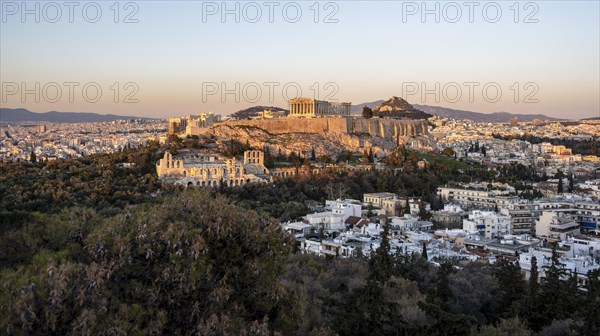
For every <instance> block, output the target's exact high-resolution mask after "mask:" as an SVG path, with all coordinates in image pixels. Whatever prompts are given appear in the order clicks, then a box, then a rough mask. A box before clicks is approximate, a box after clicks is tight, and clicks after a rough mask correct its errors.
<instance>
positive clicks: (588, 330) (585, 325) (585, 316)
mask: <svg viewBox="0 0 600 336" xmlns="http://www.w3.org/2000/svg"><path fill="white" fill-rule="evenodd" d="M587 278H588V283H587V286H586V289H587V293H586V295H585V300H584V302H583V304H582V307H585V309H581V310H580V313H579V315H580V316H579V317H580V320H581V325H579V326H577V327H576V330H577V331H579V334H580V335H600V319H598V316H600V269H595V270H593V271H589V272H588V274H587Z"/></svg>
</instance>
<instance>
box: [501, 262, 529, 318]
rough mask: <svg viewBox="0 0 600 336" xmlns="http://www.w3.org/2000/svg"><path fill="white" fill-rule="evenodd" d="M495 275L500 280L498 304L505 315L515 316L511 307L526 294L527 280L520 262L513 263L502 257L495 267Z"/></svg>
mask: <svg viewBox="0 0 600 336" xmlns="http://www.w3.org/2000/svg"><path fill="white" fill-rule="evenodd" d="M494 275H495V277H496V279H497V280H498V286H499V288H498V299H497V306H498V307H499V308H500V309H501V311H500V312H499V313H500V314H501V315H503V317H513V316H514V313H513V311H512V309H511V307H512V306H513V305H515V304H516V303H517V302H518V301H519V300H521V299H522V298H523V297H524V296H525V281H524V280H523V277H522V276H521V267H519V265H518V262H517V263H515V264H513V263H510V262H509V261H508V260H506V259H504V258H503V259H501V260H500V261H499V262H498V263H497V265H496V267H495V268H494Z"/></svg>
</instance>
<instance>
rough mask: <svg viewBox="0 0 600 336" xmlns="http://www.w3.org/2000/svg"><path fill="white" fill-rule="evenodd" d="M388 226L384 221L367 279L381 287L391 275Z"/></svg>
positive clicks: (392, 260) (392, 264)
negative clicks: (379, 242) (379, 241)
mask: <svg viewBox="0 0 600 336" xmlns="http://www.w3.org/2000/svg"><path fill="white" fill-rule="evenodd" d="M389 233H390V225H389V223H388V220H387V219H386V221H385V223H384V224H383V231H382V232H381V244H380V245H379V248H377V250H376V251H375V254H374V255H373V257H372V258H371V263H370V272H369V278H370V279H372V280H375V281H377V282H378V283H379V284H381V285H383V284H384V283H385V282H386V281H387V280H388V279H389V278H390V276H391V275H392V271H393V267H394V258H393V256H392V255H391V254H390V239H389Z"/></svg>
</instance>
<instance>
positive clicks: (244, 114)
mask: <svg viewBox="0 0 600 336" xmlns="http://www.w3.org/2000/svg"><path fill="white" fill-rule="evenodd" d="M265 109H270V110H271V111H273V112H285V114H286V115H287V114H288V113H289V111H288V110H286V109H283V108H281V107H277V106H252V107H249V108H247V109H244V110H240V111H237V112H235V113H232V114H231V115H230V116H231V117H233V118H236V119H238V120H243V119H248V118H250V117H256V116H257V115H258V113H259V112H262V111H264V110H265Z"/></svg>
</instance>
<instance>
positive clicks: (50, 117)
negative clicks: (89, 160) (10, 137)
mask: <svg viewBox="0 0 600 336" xmlns="http://www.w3.org/2000/svg"><path fill="white" fill-rule="evenodd" d="M123 119H146V120H149V119H152V118H143V117H134V116H121V115H115V114H98V113H88V112H57V111H51V112H44V113H37V112H31V111H29V110H27V109H24V108H16V109H12V108H1V109H0V122H6V123H9V122H26V121H45V122H56V123H82V122H109V121H115V120H123Z"/></svg>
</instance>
